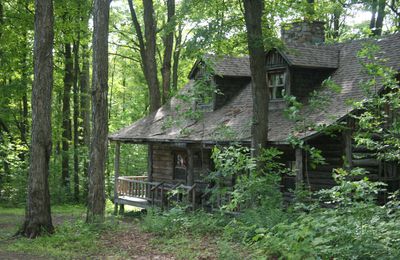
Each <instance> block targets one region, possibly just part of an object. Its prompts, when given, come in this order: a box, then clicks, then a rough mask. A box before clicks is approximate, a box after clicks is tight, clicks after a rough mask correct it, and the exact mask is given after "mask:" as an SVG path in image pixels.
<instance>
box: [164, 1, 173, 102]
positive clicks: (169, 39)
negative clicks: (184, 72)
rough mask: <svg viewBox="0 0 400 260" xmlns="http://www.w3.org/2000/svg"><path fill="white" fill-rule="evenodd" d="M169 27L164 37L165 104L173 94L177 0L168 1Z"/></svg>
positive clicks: (167, 26)
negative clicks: (172, 70)
mask: <svg viewBox="0 0 400 260" xmlns="http://www.w3.org/2000/svg"><path fill="white" fill-rule="evenodd" d="M167 10H168V13H167V25H166V27H165V28H166V34H165V37H164V57H163V65H162V68H161V74H162V89H163V103H165V102H166V101H167V100H168V98H169V97H170V94H171V61H172V49H173V47H174V31H175V20H174V16H175V0H167Z"/></svg>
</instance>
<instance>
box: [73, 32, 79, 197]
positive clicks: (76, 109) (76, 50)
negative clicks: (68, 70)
mask: <svg viewBox="0 0 400 260" xmlns="http://www.w3.org/2000/svg"><path fill="white" fill-rule="evenodd" d="M79 42H80V39H79V33H78V39H77V40H76V41H75V42H74V48H73V52H74V88H73V101H74V115H73V123H74V138H73V141H74V200H75V202H78V201H79V157H78V145H79V132H78V131H79V130H78V128H79V126H78V118H79V89H78V77H79Z"/></svg>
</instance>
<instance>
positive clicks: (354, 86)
mask: <svg viewBox="0 0 400 260" xmlns="http://www.w3.org/2000/svg"><path fill="white" fill-rule="evenodd" d="M281 35H282V40H283V42H284V47H283V48H274V49H272V50H269V51H267V52H266V54H265V56H266V59H265V70H266V71H267V80H268V82H269V94H270V104H269V126H268V129H265V131H266V132H267V131H268V140H269V143H270V145H271V146H276V147H278V148H279V149H281V150H282V151H283V152H284V155H283V157H282V160H283V161H284V163H285V164H286V165H287V166H288V167H291V168H293V169H294V170H295V171H296V173H297V174H296V176H295V177H291V176H284V177H283V179H282V187H283V188H282V190H283V191H288V190H289V189H290V188H293V187H294V186H295V183H296V182H304V183H307V185H308V186H309V187H310V188H311V190H319V189H323V188H329V187H332V186H333V185H335V182H334V179H333V177H332V170H333V169H334V168H338V167H343V166H344V165H345V164H346V166H347V167H357V166H358V167H365V168H366V169H367V170H368V171H369V173H370V177H371V178H373V179H376V180H381V181H385V182H386V183H388V185H389V188H390V189H391V190H394V189H398V188H399V181H400V169H399V165H397V164H393V163H392V164H388V163H384V162H380V161H379V160H377V159H376V158H374V157H373V155H372V153H370V154H368V151H366V150H365V149H363V148H362V147H357V146H355V145H354V139H353V138H352V137H353V131H352V129H354V120H352V119H351V117H349V114H350V113H351V112H352V111H353V107H352V106H351V105H350V104H349V102H348V101H349V100H363V99H364V98H365V95H364V93H363V91H362V90H361V89H360V86H359V84H360V82H362V81H365V80H368V78H369V76H368V75H367V74H366V73H364V72H363V69H362V66H361V64H360V62H359V59H358V58H357V53H358V51H359V50H360V49H361V48H362V47H363V44H364V43H365V42H373V43H374V44H376V45H378V46H379V48H380V50H381V51H380V54H379V55H381V56H382V57H381V58H386V59H387V64H386V66H389V67H391V68H393V69H394V70H396V71H399V69H400V34H393V35H388V36H384V37H381V38H380V39H361V40H353V41H348V42H345V43H337V44H327V43H325V39H324V35H325V32H324V23H322V22H296V23H293V24H291V25H290V26H288V27H285V28H283V29H282V31H281ZM206 60H207V62H210V60H211V63H212V64H213V65H212V76H211V77H210V78H208V80H209V84H214V86H215V87H216V89H217V90H218V91H216V92H215V91H214V92H212V93H209V94H208V95H209V97H208V99H201V98H200V99H199V98H198V97H197V98H193V97H194V96H193V89H194V88H195V87H196V84H197V83H198V81H199V80H202V75H204V73H205V69H204V64H205V63H206ZM328 78H329V79H330V81H332V82H334V83H335V84H337V85H339V86H341V90H340V91H339V92H332V93H329V95H330V101H329V102H328V103H327V104H326V105H325V107H324V108H323V109H319V110H315V109H312V108H311V107H310V106H311V105H310V104H309V103H308V100H309V96H310V94H311V93H315V91H320V92H321V95H322V94H323V92H324V91H326V90H324V89H323V88H322V84H323V82H324V80H326V79H328ZM283 90H284V91H285V93H289V94H290V95H292V96H295V97H296V98H297V100H299V101H300V102H301V103H302V104H303V107H302V111H301V113H302V115H303V116H305V118H306V119H307V120H308V121H312V122H313V123H314V124H315V126H330V125H333V124H336V123H338V122H341V123H344V124H346V125H347V126H348V127H347V128H345V129H347V130H338V131H337V132H336V133H335V134H334V135H332V134H330V135H327V134H325V133H324V132H323V131H319V130H318V129H319V128H318V127H314V128H309V129H306V130H304V129H303V130H302V131H299V130H298V129H297V126H296V122H294V121H293V120H289V119H288V118H287V117H286V116H285V113H284V111H285V108H286V107H287V103H286V101H285V100H284V99H283V96H282V93H283ZM317 93H318V92H317ZM182 97H186V98H182ZM196 111H198V112H200V113H201V116H196V114H195V113H194V112H196ZM251 120H252V98H251V77H250V69H249V59H248V57H217V56H207V57H205V58H204V59H200V60H198V61H196V63H195V64H194V66H193V68H192V70H191V72H190V74H189V80H188V83H187V85H186V86H185V87H184V88H182V89H181V91H180V92H179V93H178V95H176V96H175V97H173V98H172V99H171V100H170V101H169V102H167V103H166V104H165V105H163V106H162V107H161V108H160V109H158V110H157V111H156V112H154V113H152V114H150V115H148V116H147V117H145V118H143V119H141V120H139V121H137V122H135V123H133V124H132V125H130V126H127V127H125V128H123V129H121V130H119V131H117V132H116V133H114V134H111V135H110V136H109V140H110V141H111V142H115V143H116V152H115V155H116V158H115V185H116V187H115V194H114V195H115V203H116V205H117V204H130V205H136V206H146V205H149V202H152V203H155V202H157V201H158V202H160V201H161V205H163V204H164V203H163V200H164V199H163V198H164V197H165V192H166V190H168V187H169V189H172V188H176V187H181V188H182V189H185V190H186V191H187V195H188V197H190V198H191V199H190V201H192V203H193V208H194V207H195V204H196V203H198V197H197V196H198V195H196V194H195V193H196V192H200V193H201V190H202V189H203V188H204V186H205V185H207V182H206V181H205V177H206V176H207V174H208V173H209V172H210V171H211V170H213V162H212V160H211V159H210V158H211V152H212V148H213V147H214V146H215V145H229V144H232V143H239V144H241V145H245V146H250V140H251ZM293 135H294V136H297V137H298V138H300V139H302V140H303V141H304V142H306V143H307V144H309V145H311V146H314V147H316V148H318V149H320V150H321V151H322V155H323V156H324V157H325V160H326V163H325V164H324V165H320V166H317V167H316V168H312V167H310V165H309V161H308V160H307V153H306V152H304V151H303V150H302V149H301V148H294V147H292V146H291V145H290V143H289V142H288V137H289V136H293ZM121 143H134V144H144V145H148V147H149V149H148V151H149V152H148V172H147V175H146V176H141V177H126V176H122V177H119V166H118V164H119V163H118V162H119V154H120V153H119V149H120V144H121ZM360 154H362V155H363V157H360ZM163 193H164V194H163ZM196 199H197V202H195V200H196ZM150 204H151V203H150Z"/></svg>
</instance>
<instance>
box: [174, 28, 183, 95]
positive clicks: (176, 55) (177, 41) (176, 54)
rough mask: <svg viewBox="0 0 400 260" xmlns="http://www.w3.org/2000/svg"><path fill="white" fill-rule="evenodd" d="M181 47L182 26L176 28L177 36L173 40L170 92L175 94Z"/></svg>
mask: <svg viewBox="0 0 400 260" xmlns="http://www.w3.org/2000/svg"><path fill="white" fill-rule="evenodd" d="M181 47H182V25H179V26H178V34H177V35H176V38H175V51H174V63H173V65H172V91H173V92H174V93H175V92H176V91H177V90H178V79H179V71H178V69H179V60H180V58H181Z"/></svg>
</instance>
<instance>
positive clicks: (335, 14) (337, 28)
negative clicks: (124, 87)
mask: <svg viewBox="0 0 400 260" xmlns="http://www.w3.org/2000/svg"><path fill="white" fill-rule="evenodd" d="M340 16H341V11H340V10H334V12H333V33H332V37H333V39H337V38H339V31H340Z"/></svg>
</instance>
